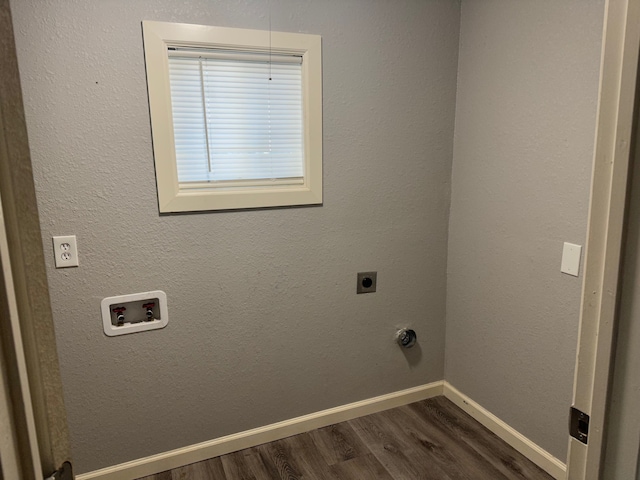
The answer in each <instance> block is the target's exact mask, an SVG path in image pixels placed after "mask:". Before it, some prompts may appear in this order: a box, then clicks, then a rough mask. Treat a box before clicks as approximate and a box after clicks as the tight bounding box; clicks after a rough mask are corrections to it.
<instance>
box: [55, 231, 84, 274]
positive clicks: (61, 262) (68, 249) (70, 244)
mask: <svg viewBox="0 0 640 480" xmlns="http://www.w3.org/2000/svg"><path fill="white" fill-rule="evenodd" d="M53 258H55V260H56V268H67V267H77V266H78V245H77V243H76V236H75V235H67V236H64V237H53Z"/></svg>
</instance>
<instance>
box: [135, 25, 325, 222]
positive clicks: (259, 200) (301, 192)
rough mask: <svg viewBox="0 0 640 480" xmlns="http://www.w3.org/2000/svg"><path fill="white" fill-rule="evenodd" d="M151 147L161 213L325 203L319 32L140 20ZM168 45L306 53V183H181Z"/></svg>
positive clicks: (242, 50)
mask: <svg viewBox="0 0 640 480" xmlns="http://www.w3.org/2000/svg"><path fill="white" fill-rule="evenodd" d="M142 30H143V39H144V53H145V63H146V68H147V89H148V93H149V110H150V114H151V130H152V138H153V153H154V160H155V167H156V183H157V188H158V206H159V209H160V212H161V213H168V212H191V211H208V210H230V209H242V208H263V207H279V206H294V205H313V204H321V203H322V41H321V37H320V36H319V35H310V34H303V33H285V32H269V31H266V30H247V29H240V28H224V27H213V26H205V25H189V24H182V23H166V22H154V21H143V22H142ZM169 47H194V48H218V49H224V50H237V51H240V52H258V53H268V52H272V53H273V54H278V55H300V56H301V57H302V95H303V99H302V103H303V121H304V139H303V142H304V179H303V182H302V184H296V185H282V184H279V183H278V182H273V185H256V186H251V185H247V186H239V187H226V188H223V187H215V186H204V188H181V187H180V183H179V181H178V170H177V166H176V153H175V152H176V150H175V143H174V134H173V115H172V109H171V90H170V84H169V61H168V48H169Z"/></svg>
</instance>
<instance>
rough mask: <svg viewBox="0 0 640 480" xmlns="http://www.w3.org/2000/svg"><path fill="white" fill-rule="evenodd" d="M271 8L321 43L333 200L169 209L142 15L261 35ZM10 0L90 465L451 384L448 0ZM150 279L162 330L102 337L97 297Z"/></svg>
mask: <svg viewBox="0 0 640 480" xmlns="http://www.w3.org/2000/svg"><path fill="white" fill-rule="evenodd" d="M269 5H271V24H272V28H273V29H274V30H281V31H291V32H307V33H314V34H319V35H322V37H323V78H324V101H323V107H324V199H325V202H324V205H323V206H321V207H311V208H291V209H272V210H263V211H236V212H222V213H204V214H202V213H201V214H187V215H168V216H159V215H158V209H157V198H156V190H155V176H154V165H153V155H152V146H151V135H150V126H149V112H148V101H147V92H146V81H145V69H144V60H143V50H142V35H141V24H140V23H141V21H142V20H159V21H173V22H185V23H197V24H208V25H220V26H226V27H241V28H257V29H267V28H268V26H269V11H268V6H269ZM11 6H12V9H13V14H14V22H15V30H16V37H17V38H16V42H17V49H18V60H19V66H20V73H21V77H22V83H23V90H24V98H25V108H26V116H27V124H28V130H29V139H30V142H31V149H32V157H33V165H34V176H35V181H36V188H37V196H38V204H39V209H40V215H41V224H42V233H43V239H44V242H45V246H46V255H47V259H48V276H49V282H50V289H51V297H52V303H53V312H54V321H55V324H56V335H57V341H58V349H59V354H60V363H61V370H62V378H63V384H64V394H65V400H66V405H67V410H68V416H69V426H70V431H71V437H72V447H73V454H74V461H75V463H74V470H75V471H76V472H77V473H81V472H86V471H89V470H93V469H97V468H100V467H105V466H108V465H113V464H117V463H121V462H125V461H128V460H131V459H135V458H139V457H144V456H147V455H151V454H155V453H159V452H163V451H167V450H170V449H174V448H178V447H181V446H185V445H190V444H194V443H197V442H202V441H205V440H210V439H213V438H217V437H220V436H223V435H227V434H230V433H234V432H239V431H243V430H246V429H249V428H253V427H259V426H262V425H266V424H269V423H272V422H277V421H280V420H284V419H288V418H292V417H296V416H298V415H302V414H306V413H310V412H315V411H318V410H322V409H325V408H329V407H333V406H337V405H342V404H345V403H349V402H353V401H357V400H361V399H365V398H369V397H373V396H376V395H380V394H384V393H388V392H392V391H397V390H400V389H404V388H407V387H412V386H416V385H420V384H425V383H428V382H431V381H435V380H441V379H442V378H443V370H444V366H443V365H444V333H445V332H444V330H445V323H444V314H445V288H446V282H445V275H446V260H447V255H446V248H447V221H448V209H449V198H450V176H451V159H452V149H453V128H454V114H455V89H456V72H457V48H458V39H459V32H458V27H459V13H460V11H459V3H458V2H457V1H448V0H447V1H445V0H429V1H413V0H402V1H394V2H390V1H382V0H379V1H378V0H376V1H372V0H350V1H348V2H344V1H337V0H323V1H319V0H315V1H310V0H307V1H299V0H271V1H270V2H267V1H257V0H256V1H250V0H235V1H212V0H187V1H180V2H176V1H172V0H136V1H127V0H109V1H91V2H89V1H85V0H55V1H54V0H48V1H43V0H15V1H13V2H12V4H11ZM66 234H75V235H77V238H78V252H79V258H80V267H79V268H72V269H60V270H56V269H54V268H53V259H52V255H51V251H50V248H49V245H50V242H51V236H52V235H66ZM368 270H377V271H378V291H377V293H375V294H367V295H356V293H355V290H356V272H358V271H368ZM152 289H161V290H164V291H165V292H166V293H167V296H168V300H169V315H170V320H169V325H168V326H167V327H166V328H165V329H163V330H155V331H151V332H146V333H138V334H133V335H125V336H120V337H113V338H108V337H106V336H105V335H104V334H103V333H102V326H101V319H100V316H99V307H100V301H101V300H102V298H104V297H107V296H112V295H117V294H125V293H135V292H143V291H147V290H152ZM402 325H410V326H412V327H413V328H415V329H416V331H417V332H418V335H419V342H420V345H419V347H417V348H415V349H413V350H412V351H410V352H409V353H408V354H405V353H403V352H402V351H401V350H400V349H399V348H398V346H397V345H396V344H395V341H394V334H395V331H396V328H397V327H399V326H402Z"/></svg>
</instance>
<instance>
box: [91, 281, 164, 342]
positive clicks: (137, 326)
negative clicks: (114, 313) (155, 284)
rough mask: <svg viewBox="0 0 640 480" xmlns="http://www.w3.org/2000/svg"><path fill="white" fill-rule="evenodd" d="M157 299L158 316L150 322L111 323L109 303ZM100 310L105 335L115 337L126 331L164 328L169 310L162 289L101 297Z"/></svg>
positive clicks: (124, 333) (135, 331)
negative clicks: (117, 325)
mask: <svg viewBox="0 0 640 480" xmlns="http://www.w3.org/2000/svg"><path fill="white" fill-rule="evenodd" d="M154 298H157V299H158V302H159V305H158V307H159V308H160V318H159V319H156V320H153V321H151V322H140V323H125V324H124V325H122V326H121V327H116V326H115V325H114V324H113V323H111V305H114V304H118V303H128V302H137V301H139V300H152V299H154ZM100 310H101V312H102V327H103V329H104V333H105V335H107V336H109V337H117V336H118V335H126V334H127V333H137V332H144V331H145V330H157V329H159V328H164V327H166V326H167V323H169V310H168V308H167V294H166V293H164V292H163V291H162V290H153V291H151V292H142V293H131V294H128V295H117V296H115V297H107V298H103V299H102V302H101V303H100Z"/></svg>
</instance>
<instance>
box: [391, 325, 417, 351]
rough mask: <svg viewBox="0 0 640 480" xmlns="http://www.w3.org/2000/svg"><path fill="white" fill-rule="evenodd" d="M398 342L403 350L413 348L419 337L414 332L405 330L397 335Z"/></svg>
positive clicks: (399, 331)
mask: <svg viewBox="0 0 640 480" xmlns="http://www.w3.org/2000/svg"><path fill="white" fill-rule="evenodd" d="M396 340H397V342H398V345H400V346H401V347H402V348H411V347H413V346H414V345H415V344H416V341H417V340H418V335H416V332H415V331H414V330H411V329H409V328H403V329H402V330H398V333H396Z"/></svg>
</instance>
